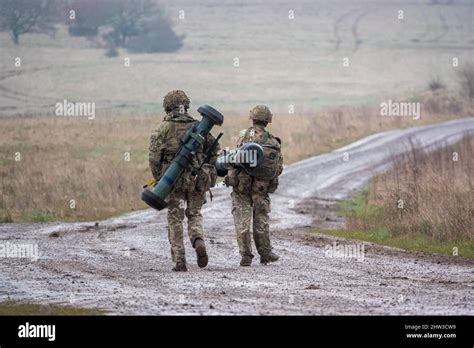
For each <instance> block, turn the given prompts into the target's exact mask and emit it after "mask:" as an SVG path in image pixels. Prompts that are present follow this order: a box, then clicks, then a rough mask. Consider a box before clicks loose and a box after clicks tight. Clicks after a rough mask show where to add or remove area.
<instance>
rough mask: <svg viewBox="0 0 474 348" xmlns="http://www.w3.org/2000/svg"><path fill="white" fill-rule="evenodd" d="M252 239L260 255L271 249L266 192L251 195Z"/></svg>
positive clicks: (269, 208) (268, 205) (267, 196)
mask: <svg viewBox="0 0 474 348" xmlns="http://www.w3.org/2000/svg"><path fill="white" fill-rule="evenodd" d="M252 198H253V239H254V241H255V246H256V247H257V251H258V253H259V255H260V256H262V255H267V254H269V253H270V252H271V251H272V245H271V242H270V216H269V213H270V210H271V206H270V197H269V195H268V194H254V195H253V197H252Z"/></svg>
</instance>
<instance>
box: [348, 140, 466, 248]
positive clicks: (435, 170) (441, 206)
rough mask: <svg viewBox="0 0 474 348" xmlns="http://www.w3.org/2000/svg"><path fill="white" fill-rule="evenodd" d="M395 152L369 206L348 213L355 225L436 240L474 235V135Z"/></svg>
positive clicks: (374, 183)
mask: <svg viewBox="0 0 474 348" xmlns="http://www.w3.org/2000/svg"><path fill="white" fill-rule="evenodd" d="M409 146H410V148H411V151H409V152H407V153H406V154H404V155H400V156H396V157H393V169H392V170H391V171H389V172H387V173H385V174H382V175H380V176H377V177H376V178H374V180H373V181H372V184H371V185H370V188H369V192H368V194H367V195H366V197H365V200H364V202H362V204H360V205H365V209H364V208H362V207H359V208H358V209H359V213H357V214H353V215H352V216H350V218H349V224H348V227H349V228H352V229H356V230H365V231H368V230H376V229H386V230H388V232H389V233H390V234H392V235H395V236H397V235H410V236H423V237H427V238H429V239H432V240H441V241H456V240H474V134H470V135H466V136H465V137H464V138H463V139H462V141H460V142H459V143H457V144H456V145H452V146H446V145H443V144H439V145H438V147H437V149H436V150H435V151H433V152H430V153H426V152H424V151H423V150H419V149H417V147H416V144H415V143H411V144H410V145H409Z"/></svg>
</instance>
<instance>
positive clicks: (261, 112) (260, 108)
mask: <svg viewBox="0 0 474 348" xmlns="http://www.w3.org/2000/svg"><path fill="white" fill-rule="evenodd" d="M272 116H273V115H272V112H271V111H270V109H269V108H268V107H267V106H265V105H257V106H256V107H254V108H253V109H252V110H250V119H251V120H255V121H262V122H267V123H271V122H272Z"/></svg>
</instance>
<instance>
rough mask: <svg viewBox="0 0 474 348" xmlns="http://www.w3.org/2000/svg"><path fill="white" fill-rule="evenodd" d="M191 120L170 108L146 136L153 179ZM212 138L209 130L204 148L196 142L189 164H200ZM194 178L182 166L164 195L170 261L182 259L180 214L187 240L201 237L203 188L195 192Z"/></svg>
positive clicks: (214, 155) (164, 166) (175, 149)
mask: <svg viewBox="0 0 474 348" xmlns="http://www.w3.org/2000/svg"><path fill="white" fill-rule="evenodd" d="M194 122H196V120H195V119H193V118H192V117H191V116H190V115H189V114H188V113H187V112H184V113H182V112H181V110H172V111H171V112H169V113H168V114H167V115H166V116H165V118H164V120H163V122H162V123H160V125H159V126H158V128H157V129H156V130H155V131H154V132H153V134H152V135H151V139H150V147H149V150H150V152H149V163H150V169H151V172H152V174H153V177H154V178H155V179H157V180H159V178H160V177H161V175H162V174H163V173H164V172H165V171H166V169H167V168H168V167H169V165H170V164H171V161H172V160H173V158H174V156H175V154H176V153H177V152H178V150H179V149H180V147H181V145H182V144H181V138H182V137H183V136H184V134H185V133H186V131H187V130H188V129H189V128H190V127H192V125H193V124H194ZM213 141H214V137H213V136H212V135H211V134H209V136H208V137H207V139H206V143H205V144H204V148H203V147H202V146H200V147H199V148H198V149H197V150H196V156H195V158H194V159H193V161H192V164H191V165H192V167H193V168H198V167H199V166H200V164H201V163H202V161H203V160H204V152H205V151H206V149H207V147H208V146H210V145H211V144H212V143H213ZM218 151H219V146H216V148H215V149H214V151H213V153H212V154H211V158H210V163H214V161H215V160H216V158H217V152H218ZM196 181H197V178H195V177H194V176H193V175H191V169H189V168H188V169H186V170H185V172H184V173H183V175H182V176H181V177H180V179H179V180H178V181H177V182H176V184H175V188H174V190H173V192H172V193H171V194H170V196H169V197H168V213H167V218H168V237H169V241H170V244H171V255H172V258H173V261H174V262H180V261H185V250H184V244H183V225H182V224H183V220H184V216H186V217H187V219H188V235H189V238H190V240H191V243H192V244H193V245H194V241H195V240H196V238H202V239H203V240H204V237H203V226H202V215H201V208H202V206H203V204H204V203H205V202H206V198H205V195H206V191H204V192H198V191H197V190H196Z"/></svg>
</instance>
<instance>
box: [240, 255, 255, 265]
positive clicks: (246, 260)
mask: <svg viewBox="0 0 474 348" xmlns="http://www.w3.org/2000/svg"><path fill="white" fill-rule="evenodd" d="M252 259H253V256H247V255H245V256H242V259H241V260H240V265H241V266H242V267H249V266H250V265H252Z"/></svg>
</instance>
